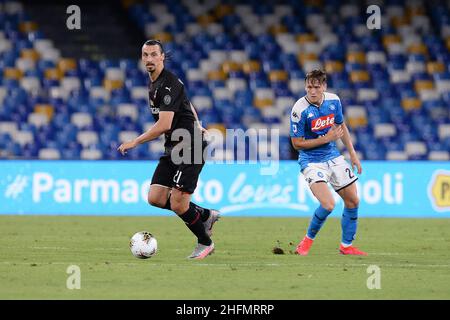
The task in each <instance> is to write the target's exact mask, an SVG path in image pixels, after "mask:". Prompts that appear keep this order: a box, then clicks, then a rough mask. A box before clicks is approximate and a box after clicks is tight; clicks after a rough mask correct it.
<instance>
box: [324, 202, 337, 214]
mask: <svg viewBox="0 0 450 320" xmlns="http://www.w3.org/2000/svg"><path fill="white" fill-rule="evenodd" d="M321 206H322V207H323V208H324V209H325V210H327V211H330V212H331V211H333V209H334V206H335V203H334V200H328V201H323V202H322V203H321Z"/></svg>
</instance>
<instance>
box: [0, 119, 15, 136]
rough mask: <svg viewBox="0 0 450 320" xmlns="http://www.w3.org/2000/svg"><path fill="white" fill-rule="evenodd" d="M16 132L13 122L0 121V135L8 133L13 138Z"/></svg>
mask: <svg viewBox="0 0 450 320" xmlns="http://www.w3.org/2000/svg"><path fill="white" fill-rule="evenodd" d="M17 130H18V126H17V123H15V122H14V121H0V133H9V135H10V136H13V135H14V134H15V133H16V132H17Z"/></svg>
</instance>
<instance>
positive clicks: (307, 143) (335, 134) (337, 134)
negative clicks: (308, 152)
mask: <svg viewBox="0 0 450 320" xmlns="http://www.w3.org/2000/svg"><path fill="white" fill-rule="evenodd" d="M342 135H343V130H342V128H341V127H340V126H333V127H332V128H331V129H330V130H328V132H327V134H326V135H324V136H320V137H318V138H316V139H305V138H304V137H299V138H295V137H292V138H291V141H292V145H293V146H294V148H295V149H296V150H302V149H312V148H316V147H318V146H321V145H323V144H326V143H329V142H331V141H335V140H337V139H340V138H341V137H342Z"/></svg>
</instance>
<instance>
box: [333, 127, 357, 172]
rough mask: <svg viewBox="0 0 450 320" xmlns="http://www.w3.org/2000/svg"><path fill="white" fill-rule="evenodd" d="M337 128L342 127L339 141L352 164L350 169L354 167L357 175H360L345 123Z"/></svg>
mask: <svg viewBox="0 0 450 320" xmlns="http://www.w3.org/2000/svg"><path fill="white" fill-rule="evenodd" d="M339 127H342V131H343V135H342V138H341V140H342V143H344V145H345V147H346V148H347V150H348V153H349V154H350V161H351V164H352V168H354V167H355V166H356V168H357V169H358V174H361V172H362V167H361V162H360V161H359V159H358V155H357V154H356V151H355V148H354V147H353V143H352V139H351V137H350V132H349V131H348V128H347V126H346V125H345V123H342V124H341V125H339Z"/></svg>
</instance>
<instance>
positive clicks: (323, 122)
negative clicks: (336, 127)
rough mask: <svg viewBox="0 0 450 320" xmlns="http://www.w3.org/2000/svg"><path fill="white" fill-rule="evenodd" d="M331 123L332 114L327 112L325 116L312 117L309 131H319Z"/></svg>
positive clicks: (332, 121)
mask: <svg viewBox="0 0 450 320" xmlns="http://www.w3.org/2000/svg"><path fill="white" fill-rule="evenodd" d="M333 124H334V115H333V114H329V115H327V116H323V117H320V118H317V119H314V120H313V121H312V122H311V131H320V130H323V129H326V128H329V127H332V126H333Z"/></svg>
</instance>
